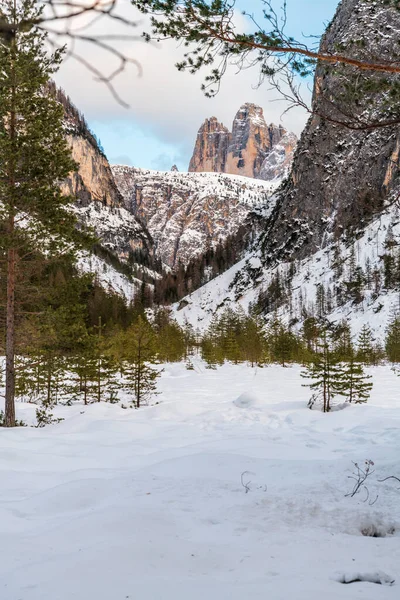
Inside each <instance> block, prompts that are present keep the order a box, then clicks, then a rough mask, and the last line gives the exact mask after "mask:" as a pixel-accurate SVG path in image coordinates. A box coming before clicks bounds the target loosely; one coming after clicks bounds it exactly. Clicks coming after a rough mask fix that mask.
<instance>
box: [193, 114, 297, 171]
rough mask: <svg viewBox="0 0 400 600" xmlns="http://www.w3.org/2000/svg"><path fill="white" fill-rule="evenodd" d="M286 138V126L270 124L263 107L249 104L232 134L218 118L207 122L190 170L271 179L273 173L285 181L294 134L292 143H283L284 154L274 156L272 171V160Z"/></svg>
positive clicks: (197, 139)
mask: <svg viewBox="0 0 400 600" xmlns="http://www.w3.org/2000/svg"><path fill="white" fill-rule="evenodd" d="M286 135H287V131H286V130H285V129H284V127H282V125H275V124H273V123H271V124H270V125H267V123H266V121H265V118H264V111H263V109H262V108H261V106H258V105H257V104H253V103H252V102H245V103H244V104H242V106H241V107H240V108H239V110H238V111H237V113H236V115H235V118H234V120H233V124H232V132H230V131H229V130H228V128H227V127H225V126H224V125H223V124H222V123H221V122H220V121H218V119H217V118H216V117H211V118H209V119H206V120H205V121H204V123H203V125H202V126H201V127H200V129H199V132H198V134H197V138H196V144H195V148H194V152H193V156H192V159H191V161H190V165H189V171H192V172H205V171H206V172H207V171H208V172H219V173H228V174H231V175H242V176H245V177H251V178H265V179H267V180H269V177H270V176H271V174H272V173H273V179H277V178H282V177H283V176H284V175H285V174H286V172H287V169H288V167H289V166H290V163H291V161H292V157H293V151H294V146H295V144H293V139H294V138H295V136H294V134H290V135H291V138H290V141H289V140H288V142H287V143H286V144H285V143H284V144H283V145H282V144H281V145H280V151H279V152H277V153H275V154H274V156H273V157H271V158H273V160H272V168H269V166H270V165H269V163H268V157H269V155H270V153H271V152H272V150H273V148H274V147H275V146H276V145H277V144H280V142H281V140H282V139H283V138H284V137H285V136H286ZM295 139H297V138H295ZM280 165H281V168H280Z"/></svg>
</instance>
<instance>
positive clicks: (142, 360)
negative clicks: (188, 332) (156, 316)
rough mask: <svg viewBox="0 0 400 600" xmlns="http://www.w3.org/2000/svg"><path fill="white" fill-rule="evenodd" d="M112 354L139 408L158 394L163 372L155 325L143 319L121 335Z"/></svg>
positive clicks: (117, 337)
mask: <svg viewBox="0 0 400 600" xmlns="http://www.w3.org/2000/svg"><path fill="white" fill-rule="evenodd" d="M112 351H113V354H114V356H115V358H116V359H117V360H118V361H119V364H120V368H121V372H122V374H123V376H124V378H125V381H126V384H125V387H126V389H127V390H128V391H129V392H130V393H131V394H132V395H133V404H134V405H135V407H136V408H140V406H141V405H142V404H143V403H145V402H147V401H148V400H149V399H150V397H151V396H152V395H154V394H155V392H156V388H157V383H156V382H157V379H158V377H159V376H160V371H159V370H158V369H155V368H154V365H155V364H156V361H157V353H158V349H157V338H156V334H155V332H154V331H153V329H152V327H151V325H150V324H149V323H148V322H147V321H145V320H144V319H143V317H141V316H139V317H138V318H137V320H136V321H135V322H134V323H132V325H131V326H130V327H128V329H127V330H126V331H122V332H120V333H119V334H117V336H116V338H115V339H114V341H113V344H112Z"/></svg>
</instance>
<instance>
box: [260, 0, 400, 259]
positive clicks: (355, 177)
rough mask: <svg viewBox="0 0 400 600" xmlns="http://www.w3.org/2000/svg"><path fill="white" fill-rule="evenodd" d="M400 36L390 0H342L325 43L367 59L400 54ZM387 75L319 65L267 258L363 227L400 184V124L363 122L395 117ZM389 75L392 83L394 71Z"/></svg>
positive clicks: (308, 249)
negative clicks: (311, 108)
mask: <svg viewBox="0 0 400 600" xmlns="http://www.w3.org/2000/svg"><path fill="white" fill-rule="evenodd" d="M399 36H400V12H399V11H398V10H397V9H396V8H395V7H394V5H393V4H391V3H388V2H385V1H384V0H379V1H376V2H366V1H365V0H343V2H342V3H341V4H340V5H339V7H338V10H337V12H336V15H335V17H334V19H333V21H332V23H331V25H330V26H329V27H328V29H327V31H326V33H325V35H324V36H323V38H322V41H321V50H322V51H323V52H326V53H328V52H335V51H337V49H338V48H340V49H341V52H342V53H345V52H346V51H347V52H349V53H350V51H351V55H352V56H356V57H359V58H360V59H366V60H370V61H373V60H378V59H379V60H380V61H381V62H382V60H399V57H398V54H397V53H398V48H397V47H398V40H399ZM385 78H386V82H388V81H389V80H388V79H387V76H386V75H380V74H377V73H376V72H370V71H366V72H364V73H360V72H357V71H355V69H354V68H352V67H348V66H338V65H335V67H332V66H328V65H327V64H322V63H321V64H320V65H319V66H318V68H317V71H316V75H315V84H314V96H313V111H314V114H313V115H312V116H311V118H310V119H309V122H308V124H307V126H306V128H305V130H304V132H303V134H302V136H301V139H300V141H299V143H298V146H297V151H296V153H295V157H294V162H293V168H292V171H291V175H290V178H289V179H288V181H287V182H286V183H285V184H284V186H283V188H282V189H281V191H280V193H279V196H278V201H277V205H276V209H275V211H274V213H273V215H272V217H271V219H270V222H269V225H268V227H267V231H266V233H265V236H264V240H263V248H264V255H265V258H266V262H267V263H270V262H275V261H277V260H283V259H287V258H299V257H300V258H301V257H304V256H307V255H308V254H311V253H312V252H314V251H316V250H317V249H319V248H321V247H323V246H325V245H327V244H328V243H329V242H331V241H332V240H334V239H336V238H338V237H339V236H342V235H343V234H346V235H347V234H351V233H352V232H354V231H355V230H357V229H362V228H363V227H364V226H365V225H366V224H367V223H368V221H369V220H370V219H371V218H372V217H373V216H374V215H376V214H379V212H380V211H381V209H382V207H383V206H384V204H385V202H386V201H387V200H388V199H390V197H391V194H393V192H394V190H395V188H396V186H398V175H399V153H400V128H399V126H390V127H377V128H373V127H371V128H367V127H365V125H368V124H371V123H372V122H373V121H374V119H378V120H379V119H381V120H382V119H383V120H384V119H385V116H384V115H385V114H387V115H389V117H390V102H388V98H390V96H389V95H388V87H387V86H386V84H385ZM349 82H351V85H350V88H349ZM390 82H391V83H390V85H391V87H392V89H394V85H395V83H396V77H395V76H392V77H391V80H390ZM398 84H399V80H398V79H397V85H398ZM389 91H390V87H389ZM344 122H346V123H347V125H348V126H347V127H346V126H344V124H343V123H344Z"/></svg>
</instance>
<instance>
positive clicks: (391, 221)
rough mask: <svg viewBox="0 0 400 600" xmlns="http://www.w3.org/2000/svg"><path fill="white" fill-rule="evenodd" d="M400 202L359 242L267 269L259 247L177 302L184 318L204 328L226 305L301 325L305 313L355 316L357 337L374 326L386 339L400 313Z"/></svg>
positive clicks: (335, 245) (177, 311)
mask: <svg viewBox="0 0 400 600" xmlns="http://www.w3.org/2000/svg"><path fill="white" fill-rule="evenodd" d="M399 264H400V207H399V206H398V205H397V204H393V205H391V206H388V207H387V208H386V209H385V210H384V211H383V212H382V213H381V214H380V215H379V216H378V217H377V218H376V219H374V220H373V221H372V222H371V223H370V224H369V225H368V227H366V228H365V230H364V231H363V232H360V233H359V235H358V236H356V238H355V239H354V240H353V241H348V242H345V241H344V240H342V241H338V242H336V243H332V244H329V245H328V246H326V247H325V248H323V249H321V250H319V251H317V252H316V253H314V254H313V255H311V256H309V257H307V258H304V259H302V260H294V261H288V262H281V263H280V264H278V265H275V266H273V267H270V268H265V266H264V265H263V260H262V253H261V251H260V250H256V251H253V252H249V253H248V254H247V256H246V257H245V258H243V260H241V261H240V262H239V263H237V264H236V265H234V266H233V267H232V268H231V269H229V270H228V271H226V272H225V273H224V274H223V275H221V276H219V277H217V278H215V279H213V280H212V281H210V282H209V283H207V284H206V285H204V286H203V287H201V288H200V289H198V290H196V291H195V292H194V293H193V294H191V295H190V296H187V297H186V298H185V299H184V301H183V302H181V303H178V304H177V305H175V307H174V309H175V314H176V317H177V319H178V321H180V322H181V323H183V322H184V321H186V320H188V321H189V322H190V323H192V325H193V326H194V327H195V328H199V329H200V330H204V329H206V328H207V327H208V325H209V323H210V321H211V319H212V317H213V315H215V314H216V313H218V312H220V311H223V310H224V309H225V308H226V307H231V308H233V309H235V308H237V307H238V306H241V307H242V308H243V309H244V310H245V311H247V310H248V309H249V308H250V307H251V306H253V307H254V306H257V308H258V309H259V310H260V311H261V313H262V315H263V317H264V318H265V319H266V320H268V319H270V318H271V316H272V314H275V313H277V314H278V315H279V316H280V317H281V318H282V319H283V320H284V321H286V323H287V324H290V325H292V326H294V327H296V328H300V327H301V325H302V323H303V322H304V320H305V319H306V318H307V317H326V318H327V319H328V320H330V321H331V322H333V323H335V322H336V323H337V322H339V321H341V320H342V319H346V320H348V321H349V322H350V324H351V327H352V331H353V333H354V335H356V334H358V332H359V331H360V329H361V327H362V326H363V325H364V324H368V325H369V326H370V327H371V328H372V329H373V331H374V332H375V334H376V337H377V339H380V340H383V339H384V337H385V330H386V327H387V324H388V322H389V320H390V318H391V317H392V316H393V314H394V313H396V312H399V311H400V277H399V271H398V269H399V266H398V265H399Z"/></svg>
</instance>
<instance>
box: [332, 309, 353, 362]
mask: <svg viewBox="0 0 400 600" xmlns="http://www.w3.org/2000/svg"><path fill="white" fill-rule="evenodd" d="M332 338H333V345H334V352H335V355H336V358H337V360H338V361H347V360H350V359H351V358H352V357H353V353H354V349H353V343H352V340H351V330H350V325H349V323H348V322H347V321H346V320H345V319H343V320H342V321H341V322H340V323H338V325H337V326H336V327H335V329H334V331H333V335H332Z"/></svg>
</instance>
